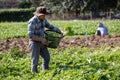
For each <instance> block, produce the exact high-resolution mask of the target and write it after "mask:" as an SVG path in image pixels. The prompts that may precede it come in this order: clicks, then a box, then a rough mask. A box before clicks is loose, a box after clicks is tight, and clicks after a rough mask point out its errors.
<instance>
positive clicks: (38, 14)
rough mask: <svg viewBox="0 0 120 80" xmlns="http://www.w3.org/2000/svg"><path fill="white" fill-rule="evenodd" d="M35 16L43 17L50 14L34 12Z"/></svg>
mask: <svg viewBox="0 0 120 80" xmlns="http://www.w3.org/2000/svg"><path fill="white" fill-rule="evenodd" d="M33 14H34V15H36V16H41V15H48V14H49V13H48V12H46V13H37V12H34V13H33Z"/></svg>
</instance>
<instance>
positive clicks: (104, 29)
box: [95, 23, 108, 36]
mask: <svg viewBox="0 0 120 80" xmlns="http://www.w3.org/2000/svg"><path fill="white" fill-rule="evenodd" d="M97 26H98V29H97V31H96V33H95V34H96V35H97V36H105V35H108V29H107V27H106V26H104V25H103V24H102V23H98V24H97Z"/></svg>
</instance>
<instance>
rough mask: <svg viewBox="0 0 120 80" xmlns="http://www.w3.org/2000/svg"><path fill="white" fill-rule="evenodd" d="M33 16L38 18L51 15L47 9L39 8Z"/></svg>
mask: <svg viewBox="0 0 120 80" xmlns="http://www.w3.org/2000/svg"><path fill="white" fill-rule="evenodd" d="M33 14H34V15H36V16H41V15H48V14H49V13H48V12H47V11H46V8H45V7H37V8H36V11H35V12H34V13H33Z"/></svg>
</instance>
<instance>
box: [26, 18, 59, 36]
mask: <svg viewBox="0 0 120 80" xmlns="http://www.w3.org/2000/svg"><path fill="white" fill-rule="evenodd" d="M45 27H46V28H48V29H50V30H53V31H57V30H58V28H57V27H54V26H53V25H51V24H49V23H48V22H47V20H46V19H44V20H39V19H38V17H37V16H33V17H32V18H31V19H30V20H29V22H28V36H29V38H32V37H33V36H38V37H40V38H44V31H45Z"/></svg>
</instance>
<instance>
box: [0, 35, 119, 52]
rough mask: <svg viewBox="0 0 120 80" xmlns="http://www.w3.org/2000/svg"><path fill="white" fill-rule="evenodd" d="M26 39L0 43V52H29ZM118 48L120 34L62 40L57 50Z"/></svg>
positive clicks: (7, 40) (8, 40)
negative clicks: (12, 49)
mask: <svg viewBox="0 0 120 80" xmlns="http://www.w3.org/2000/svg"><path fill="white" fill-rule="evenodd" d="M28 43H29V40H28V38H15V39H6V40H1V41H0V52H3V51H8V50H9V49H11V48H19V49H20V50H21V51H25V52H29V47H28ZM103 45H106V46H110V47H115V46H120V34H119V35H109V36H105V37H99V36H91V37H87V38H86V37H74V38H67V37H65V38H63V39H62V40H61V42H60V44H59V46H58V48H57V49H65V48H69V47H72V46H74V47H78V46H79V47H89V48H91V47H99V46H103Z"/></svg>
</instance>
